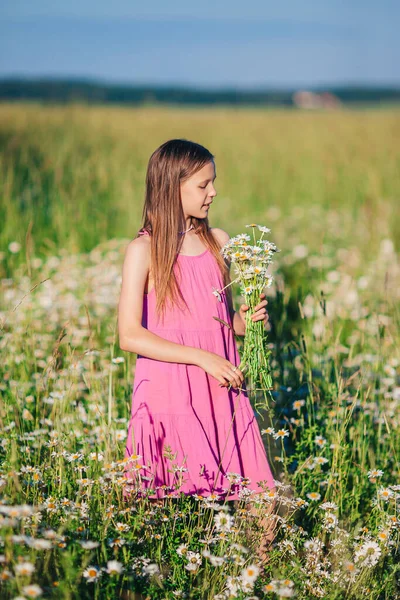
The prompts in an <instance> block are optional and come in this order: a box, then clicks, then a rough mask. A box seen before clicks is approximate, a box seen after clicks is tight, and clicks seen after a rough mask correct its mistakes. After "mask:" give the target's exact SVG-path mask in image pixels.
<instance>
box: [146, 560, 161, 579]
mask: <svg viewBox="0 0 400 600" xmlns="http://www.w3.org/2000/svg"><path fill="white" fill-rule="evenodd" d="M159 572H160V569H159V568H158V565H157V564H156V563H149V564H147V565H143V567H142V573H143V575H150V576H151V575H157V574H158V573H159Z"/></svg>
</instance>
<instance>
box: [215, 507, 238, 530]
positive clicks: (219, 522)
mask: <svg viewBox="0 0 400 600" xmlns="http://www.w3.org/2000/svg"><path fill="white" fill-rule="evenodd" d="M233 522H234V518H233V517H232V515H229V514H226V513H224V512H222V511H221V512H219V513H217V514H216V515H214V523H215V528H216V529H217V531H230V530H231V528H232V525H233Z"/></svg>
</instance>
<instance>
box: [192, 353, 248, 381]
mask: <svg viewBox="0 0 400 600" xmlns="http://www.w3.org/2000/svg"><path fill="white" fill-rule="evenodd" d="M200 356H201V357H200V360H199V362H198V363H197V364H198V366H199V367H201V368H202V369H204V371H205V372H206V373H208V374H209V375H212V376H213V377H215V379H217V380H218V381H219V382H220V385H221V386H222V387H228V386H229V384H230V383H231V384H232V387H234V388H237V387H242V383H243V381H244V375H243V373H242V371H240V369H239V367H237V368H236V367H235V365H233V364H232V363H230V362H229V360H227V359H226V358H224V357H223V356H220V355H219V354H215V353H214V352H209V351H208V350H202V351H201V355H200Z"/></svg>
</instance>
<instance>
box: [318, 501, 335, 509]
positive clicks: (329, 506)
mask: <svg viewBox="0 0 400 600" xmlns="http://www.w3.org/2000/svg"><path fill="white" fill-rule="evenodd" d="M320 508H322V510H337V509H338V506H337V504H335V503H334V502H323V504H321V505H320Z"/></svg>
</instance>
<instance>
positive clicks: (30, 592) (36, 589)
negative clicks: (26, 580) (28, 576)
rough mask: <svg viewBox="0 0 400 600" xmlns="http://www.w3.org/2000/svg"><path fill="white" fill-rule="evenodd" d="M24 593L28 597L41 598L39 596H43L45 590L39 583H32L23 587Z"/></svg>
mask: <svg viewBox="0 0 400 600" xmlns="http://www.w3.org/2000/svg"><path fill="white" fill-rule="evenodd" d="M22 593H23V594H24V595H25V596H26V597H27V598H39V596H41V595H42V594H43V590H42V588H41V587H40V586H39V585H36V584H35V583H34V584H31V585H25V586H24V587H23V588H22Z"/></svg>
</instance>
